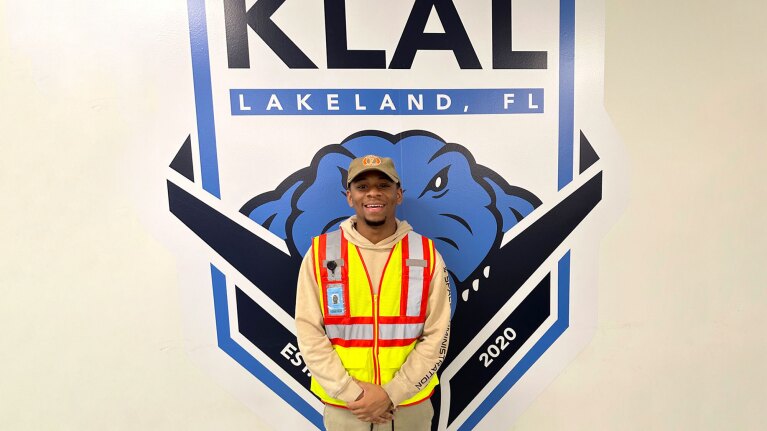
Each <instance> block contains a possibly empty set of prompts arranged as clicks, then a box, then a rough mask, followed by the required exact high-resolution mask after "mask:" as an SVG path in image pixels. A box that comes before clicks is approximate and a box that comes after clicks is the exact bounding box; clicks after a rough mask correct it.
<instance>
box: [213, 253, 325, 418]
mask: <svg viewBox="0 0 767 431" xmlns="http://www.w3.org/2000/svg"><path fill="white" fill-rule="evenodd" d="M210 275H211V279H212V284H213V309H214V310H215V313H216V335H217V338H218V347H220V348H221V350H223V351H224V352H226V353H227V354H228V355H229V356H231V357H232V359H234V360H235V361H237V363H238V364H240V365H242V366H243V368H245V369H246V370H248V371H249V372H250V373H251V374H253V375H254V376H255V377H256V378H257V379H259V380H261V381H262V382H263V383H264V384H265V385H267V386H268V387H269V388H270V389H271V390H272V391H274V393H275V394H277V395H279V397H280V398H282V399H283V400H285V402H286V403H288V404H289V405H291V406H292V407H293V408H295V409H296V410H298V412H299V413H301V414H302V415H303V416H304V417H305V418H306V419H307V420H309V422H311V423H312V424H314V425H315V426H316V427H317V428H319V429H324V428H323V425H322V415H321V414H320V413H319V412H318V411H317V410H315V409H314V407H312V406H310V405H309V403H307V402H306V401H305V400H304V399H303V398H301V397H300V396H298V394H297V393H296V392H295V391H294V390H293V389H291V388H290V387H288V385H286V384H285V383H284V382H283V381H282V380H280V379H279V378H278V377H277V376H275V375H274V374H273V373H272V372H271V371H269V369H268V368H266V367H265V366H264V365H263V364H261V363H260V362H258V360H256V358H254V357H253V356H252V355H251V354H250V353H248V352H247V351H246V350H245V349H243V348H242V346H240V345H239V344H237V342H236V341H234V340H233V339H232V337H231V332H230V331H231V328H230V326H229V307H228V305H227V299H226V276H225V275H224V273H223V272H221V271H220V270H219V269H218V268H216V267H215V266H214V265H213V264H211V265H210Z"/></svg>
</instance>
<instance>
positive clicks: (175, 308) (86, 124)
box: [0, 0, 767, 430]
mask: <svg viewBox="0 0 767 431" xmlns="http://www.w3.org/2000/svg"><path fill="white" fill-rule="evenodd" d="M606 4H607V17H606V20H607V36H606V89H605V99H606V100H605V103H606V106H607V110H608V112H609V113H610V115H611V117H612V119H613V121H614V124H615V126H616V127H617V129H618V130H619V132H620V134H621V136H622V138H623V140H624V142H625V145H626V147H627V151H628V153H629V156H630V160H631V163H632V172H631V178H632V190H631V199H630V201H629V206H628V208H627V210H626V212H625V214H624V215H623V216H622V218H621V219H620V220H619V222H618V223H617V224H616V225H615V227H614V228H613V229H612V230H611V231H610V233H609V234H608V236H607V237H606V239H605V241H604V244H603V250H602V258H601V269H600V271H601V272H600V273H601V276H600V285H599V328H598V330H597V333H596V335H595V337H594V340H593V342H592V343H591V344H590V345H589V346H588V347H587V348H586V349H585V350H584V351H583V353H582V354H581V355H580V356H579V357H578V358H577V359H576V360H575V361H573V362H572V364H571V365H570V366H569V367H568V368H566V370H565V371H564V372H563V373H562V374H561V375H560V376H559V377H558V378H557V379H556V380H555V381H554V382H553V383H552V384H551V385H550V386H549V387H548V388H547V389H546V390H545V391H544V392H543V394H541V396H540V397H538V399H537V400H536V401H535V402H534V403H533V404H532V406H531V407H530V408H529V409H528V410H527V412H526V413H524V414H523V415H522V416H521V417H520V418H519V420H518V421H517V422H516V424H515V425H514V426H513V427H511V429H514V430H532V429H535V430H560V429H590V430H591V429H621V430H624V429H629V430H634V429H635V430H645V429H759V428H761V426H759V425H761V424H762V423H763V422H764V421H765V414H764V410H763V405H764V404H765V403H767V394H765V389H764V387H765V386H767V367H765V366H764V363H765V360H767V342H765V341H764V340H765V337H764V336H763V335H762V334H761V331H762V328H764V327H765V324H767V318H765V317H764V316H763V315H762V308H763V306H764V305H766V303H767V301H766V299H767V298H766V296H767V294H765V293H764V287H765V286H767V276H765V275H764V273H762V272H760V270H761V269H762V268H761V267H762V266H763V265H764V262H765V261H766V260H767V259H765V257H767V254H766V253H765V252H764V251H763V249H762V244H764V243H765V242H767V229H766V228H765V225H764V223H763V222H762V221H763V219H764V216H763V214H764V213H765V210H767V204H765V201H766V199H765V197H766V196H765V192H764V191H763V189H764V187H763V186H762V185H761V184H759V178H758V177H757V175H758V174H760V173H763V172H764V170H765V169H764V168H763V165H764V163H765V162H766V161H767V154H766V153H767V150H765V147H764V144H765V143H767V136H765V135H766V133H765V132H764V128H763V126H764V122H765V120H767V107H766V106H765V103H766V102H765V100H767V67H766V66H767V60H765V57H764V53H763V51H764V49H765V47H767V30H766V29H765V22H764V21H765V19H764V17H765V16H767V6H765V5H764V4H763V3H762V2H758V1H753V0H751V1H748V0H736V1H731V2H712V1H703V2H697V3H695V4H694V6H683V5H681V4H679V5H676V4H674V3H673V2H664V1H658V0H654V1H646V2H623V1H615V0H608V1H607V3H606ZM0 23H2V24H0V95H2V96H1V97H2V98H1V99H0V100H1V102H0V103H2V105H0V109H1V111H0V136H1V138H0V142H2V143H1V144H0V148H2V153H1V155H0V196H2V199H0V214H1V216H0V220H2V223H0V244H2V245H1V246H0V287H1V288H2V291H1V292H2V298H3V300H2V301H1V302H0V316H1V319H2V328H1V329H0V341H2V344H3V348H2V350H0V385H2V390H0V429H103V428H117V429H218V428H222V429H232V430H235V429H243V430H245V429H248V430H253V429H263V428H264V426H263V423H262V421H261V420H260V419H259V418H258V417H256V416H255V414H253V413H251V412H250V411H249V410H247V409H246V408H245V407H244V406H243V405H242V404H241V403H240V402H239V401H237V400H236V399H235V398H234V397H233V396H232V395H230V394H228V393H227V392H225V391H224V390H223V389H222V388H221V387H219V386H218V385H217V384H216V383H215V382H214V381H213V380H212V379H211V378H210V376H208V375H207V374H206V373H204V372H202V371H201V370H199V369H197V368H196V367H195V366H194V365H192V364H191V362H190V361H189V360H188V358H187V356H186V354H185V353H184V343H185V341H184V337H183V334H182V330H181V321H182V319H181V315H180V314H181V306H180V304H179V301H180V293H179V290H178V289H179V287H178V283H177V280H176V277H177V269H176V266H175V262H174V258H173V257H172V256H171V254H170V253H169V252H168V251H167V250H166V248H165V247H164V246H162V245H160V244H159V243H158V242H157V241H156V240H155V239H154V238H153V237H152V236H151V235H149V233H148V232H147V230H146V228H145V227H144V225H143V224H142V223H141V221H140V220H139V216H138V214H137V212H136V210H135V205H134V203H133V202H132V201H131V199H130V197H129V195H128V193H127V191H126V185H125V184H124V180H123V179H124V178H125V176H126V175H127V174H131V175H141V173H140V172H132V173H131V172H126V166H128V165H130V163H129V162H127V161H126V159H128V158H130V155H131V154H132V153H131V151H130V150H131V147H132V146H133V145H136V143H137V142H142V141H143V140H147V139H150V140H152V141H157V142H178V143H179V144H180V142H181V141H182V140H183V139H184V138H185V137H186V133H188V129H189V126H188V125H189V124H193V121H194V112H193V110H192V109H191V108H190V107H191V106H193V105H192V103H193V101H192V94H191V90H186V89H191V73H188V71H184V72H183V73H179V71H178V70H168V69H169V68H167V67H163V65H164V64H167V63H171V64H175V63H179V62H180V63H183V64H186V65H187V67H189V66H188V63H189V48H188V36H187V32H186V29H187V23H186V5H185V2H184V1H175V2H149V1H143V2H141V1H135V2H119V3H116V2H96V1H87V2H86V1H80V2H69V4H67V5H65V4H62V3H57V2H53V3H50V2H48V3H38V2H34V3H33V2H14V3H11V2H4V3H2V4H0ZM171 90H173V91H171ZM176 90H177V91H176ZM169 93H172V94H188V98H187V99H185V100H178V99H175V100H167V99H166V98H163V97H162V96H163V94H169ZM137 95H140V97H137ZM185 125H186V126H185ZM174 148H177V147H174ZM158 151H164V150H159V149H158ZM161 157H170V155H165V154H161Z"/></svg>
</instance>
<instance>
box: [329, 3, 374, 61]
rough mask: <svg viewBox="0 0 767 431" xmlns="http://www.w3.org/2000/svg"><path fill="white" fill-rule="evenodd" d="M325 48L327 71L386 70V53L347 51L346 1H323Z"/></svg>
mask: <svg viewBox="0 0 767 431" xmlns="http://www.w3.org/2000/svg"><path fill="white" fill-rule="evenodd" d="M325 47H326V49H327V56H328V69H385V68H386V52H384V51H377V50H350V49H348V44H347V35H346V0H325Z"/></svg>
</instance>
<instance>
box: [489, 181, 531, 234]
mask: <svg viewBox="0 0 767 431" xmlns="http://www.w3.org/2000/svg"><path fill="white" fill-rule="evenodd" d="M482 179H484V180H485V182H487V184H488V185H489V186H490V188H491V189H492V192H493V194H494V195H495V196H494V197H495V199H493V202H494V203H495V208H496V210H497V211H498V213H499V214H500V215H501V222H502V227H501V231H502V232H506V231H507V230H509V229H511V228H512V227H513V226H514V225H516V224H517V223H518V222H519V221H520V220H522V219H523V218H524V217H526V216H527V215H528V214H530V213H531V212H533V210H534V209H536V208H537V207H538V206H539V205H541V200H540V199H538V197H537V196H535V195H534V194H532V193H530V192H529V191H527V190H525V189H523V188H521V187H516V186H510V185H509V183H507V182H506V180H504V179H503V178H501V177H500V176H499V175H492V176H483V177H482Z"/></svg>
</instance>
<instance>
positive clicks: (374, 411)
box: [346, 380, 394, 424]
mask: <svg viewBox="0 0 767 431" xmlns="http://www.w3.org/2000/svg"><path fill="white" fill-rule="evenodd" d="M355 381H356V382H357V384H358V385H360V387H361V388H362V395H360V396H359V397H358V398H357V399H356V400H355V401H352V402H350V403H348V404H347V405H346V407H348V408H349V410H350V411H351V412H352V413H354V416H356V417H357V419H359V420H361V421H363V422H369V423H374V424H383V423H386V422H389V421H390V420H391V419H392V417H393V415H394V405H393V404H392V402H391V400H390V399H389V395H388V394H387V393H386V391H384V389H383V388H382V387H381V386H378V385H375V384H373V383H367V382H360V381H359V380H355Z"/></svg>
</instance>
